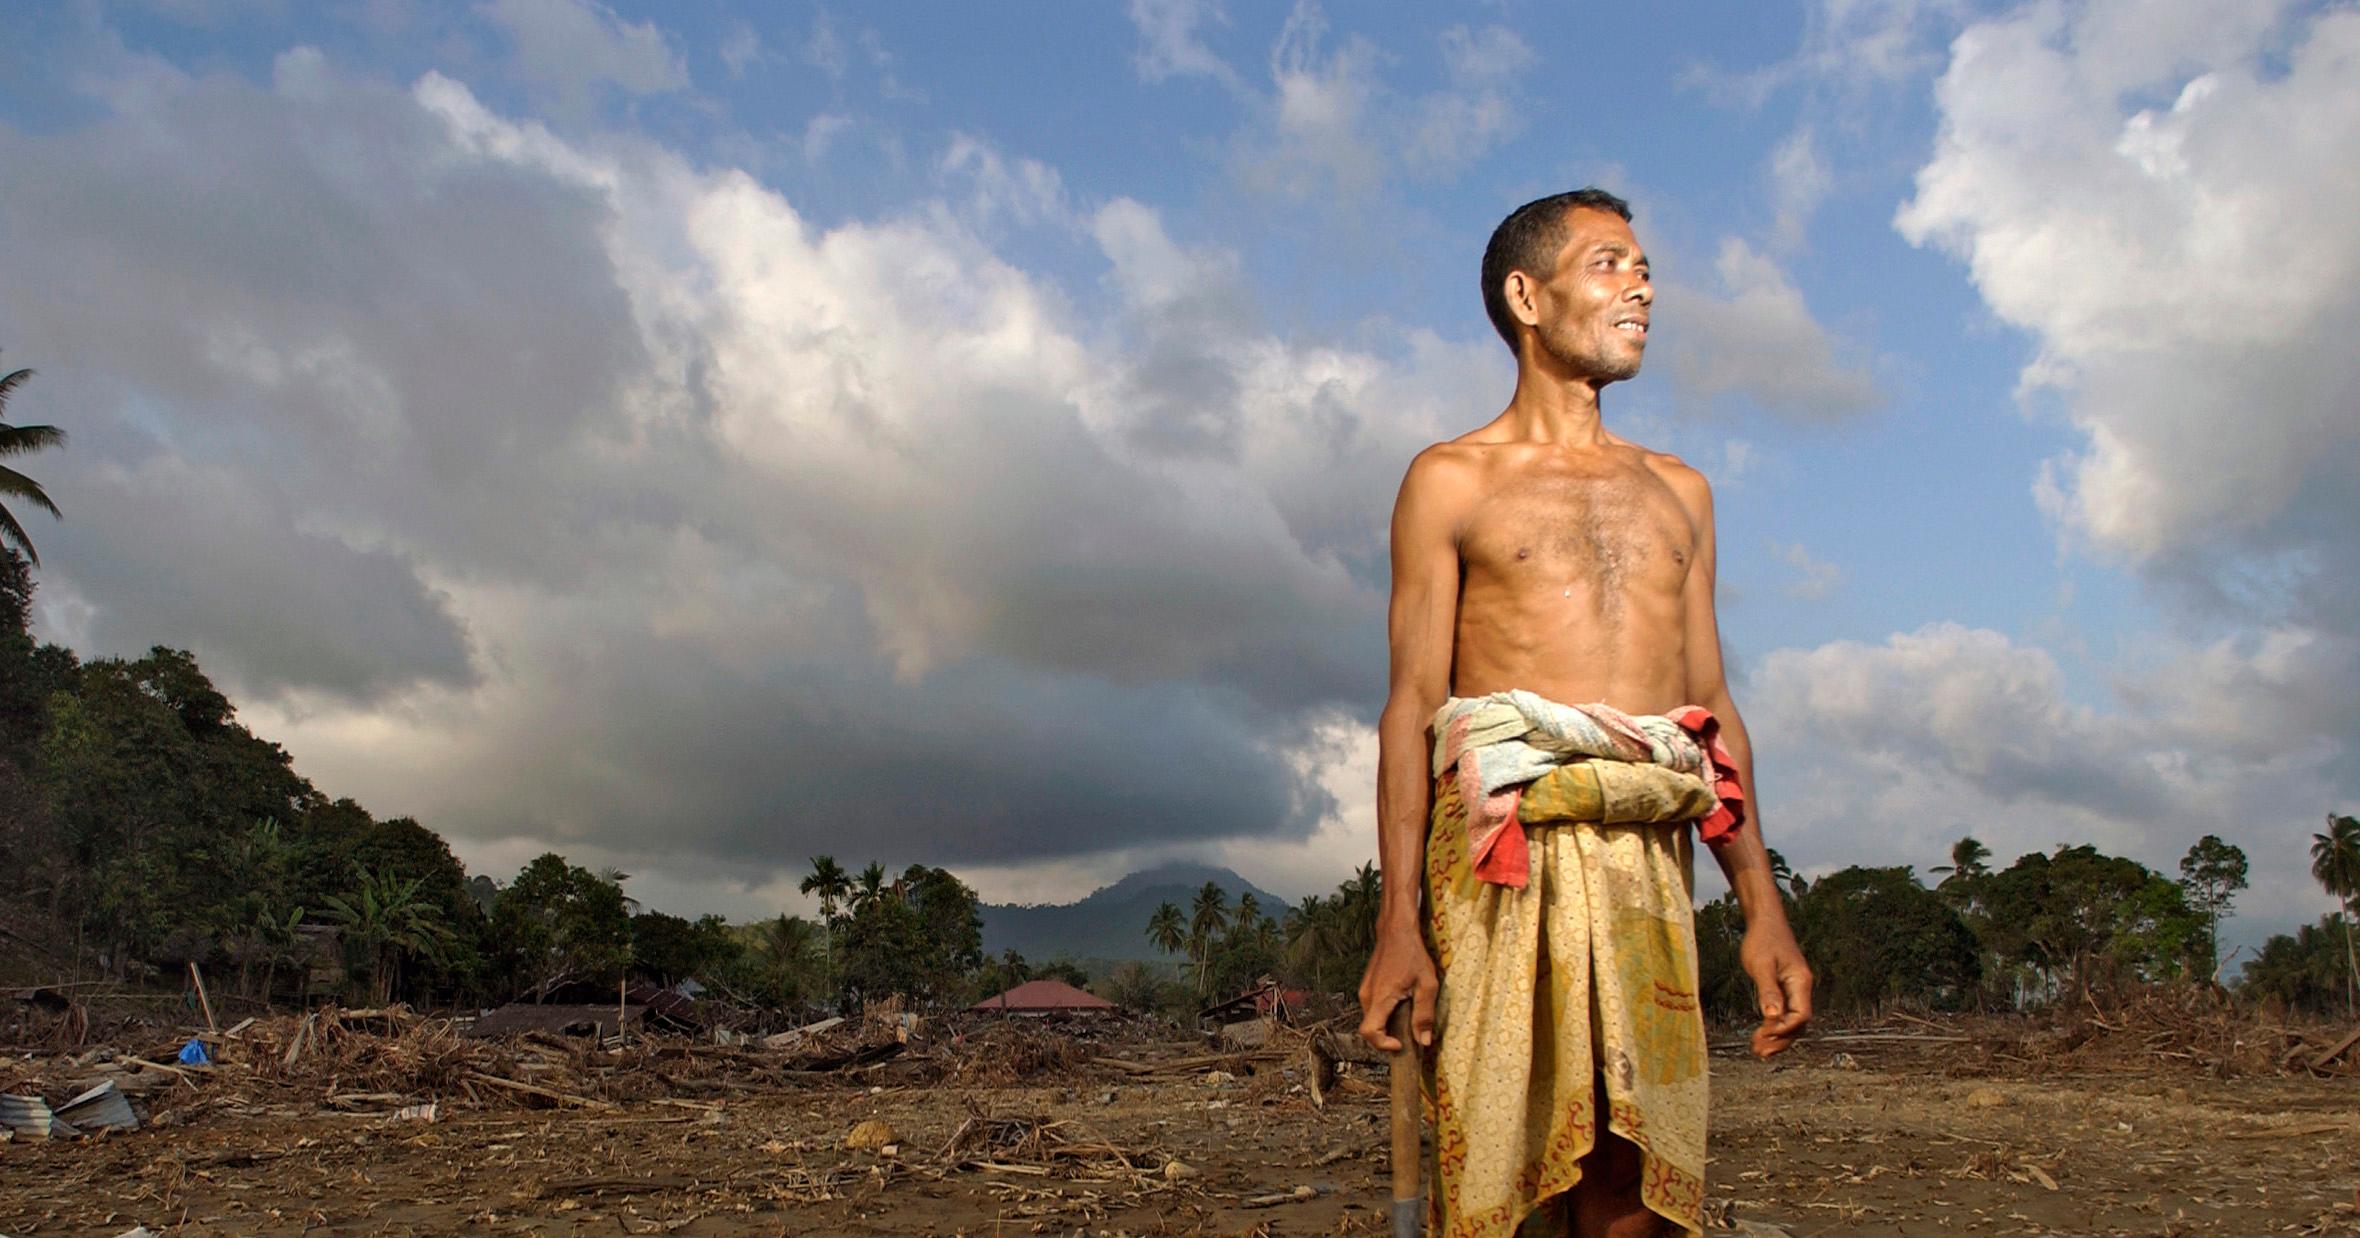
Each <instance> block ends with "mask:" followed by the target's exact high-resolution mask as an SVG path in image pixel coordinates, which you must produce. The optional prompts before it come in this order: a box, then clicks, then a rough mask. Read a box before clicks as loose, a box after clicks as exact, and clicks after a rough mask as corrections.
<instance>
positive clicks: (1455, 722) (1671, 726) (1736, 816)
mask: <svg viewBox="0 0 2360 1238" xmlns="http://www.w3.org/2000/svg"><path fill="white" fill-rule="evenodd" d="M1433 730H1434V776H1435V777H1437V778H1440V777H1442V776H1443V775H1444V774H1445V773H1451V772H1454V771H1455V777H1456V778H1457V780H1458V785H1459V794H1460V797H1461V798H1462V799H1463V800H1465V802H1466V803H1467V805H1468V812H1467V835H1468V837H1467V850H1468V854H1469V856H1470V858H1471V859H1472V860H1473V862H1474V865H1473V866H1474V870H1475V875H1476V877H1478V878H1479V879H1481V880H1484V881H1490V882H1495V883H1497V884H1500V885H1506V886H1514V887H1517V888H1519V889H1521V888H1523V886H1524V881H1525V874H1526V869H1527V866H1528V865H1529V863H1530V860H1529V857H1528V854H1527V851H1526V848H1525V845H1524V832H1523V831H1522V830H1520V829H1509V828H1508V825H1509V823H1510V822H1512V821H1518V820H1522V819H1523V817H1522V814H1521V812H1520V809H1519V805H1520V803H1521V801H1522V798H1523V793H1524V789H1525V788H1526V787H1527V786H1529V785H1530V784H1531V783H1532V782H1533V781H1534V780H1535V779H1537V778H1540V777H1541V776H1542V775H1544V774H1547V773H1549V772H1550V771H1551V770H1555V769H1560V768H1564V767H1567V766H1572V765H1577V764H1579V763H1583V762H1597V761H1610V762H1623V763H1630V764H1648V765H1659V766H1662V767H1664V768H1666V769H1670V770H1674V771H1677V772H1679V773H1682V774H1689V775H1693V776H1695V777H1698V778H1702V779H1705V780H1706V781H1708V782H1710V783H1711V784H1712V791H1713V793H1714V795H1715V797H1716V800H1717V802H1716V803H1714V804H1713V805H1712V806H1711V807H1710V808H1708V809H1707V810H1706V811H1704V812H1702V813H1700V814H1698V817H1697V833H1698V835H1699V836H1700V837H1701V838H1703V839H1704V841H1705V842H1707V843H1719V842H1722V841H1724V840H1726V839H1727V838H1728V837H1729V836H1730V835H1732V834H1733V833H1735V832H1736V830H1737V829H1738V827H1739V826H1741V825H1743V824H1744V823H1745V795H1744V791H1743V789H1742V788H1741V787H1740V786H1739V785H1738V781H1737V765H1736V762H1735V761H1734V760H1733V759H1732V758H1731V757H1730V755H1729V750H1728V749H1727V748H1725V747H1723V746H1722V744H1721V739H1720V730H1721V724H1720V722H1719V720H1718V719H1715V718H1714V717H1713V715H1712V713H1711V712H1710V711H1708V710H1706V709H1705V708H1703V707H1702V706H1698V705H1684V706H1682V707H1680V708H1679V709H1675V710H1673V711H1672V712H1671V713H1670V714H1668V715H1662V716H1658V715H1653V714H1647V715H1639V716H1633V715H1630V714H1626V713H1623V712H1622V711H1620V710H1617V709H1614V708H1612V707H1611V706H1607V705H1600V704H1591V705H1561V704H1558V703H1557V702H1555V701H1551V700H1549V699H1547V698H1545V697H1542V696H1539V695H1536V694H1534V693H1531V692H1524V691H1511V692H1494V693H1492V694H1491V695H1489V696H1480V697H1452V698H1451V699H1450V700H1448V701H1445V702H1444V703H1443V706H1442V708H1441V709H1439V710H1437V711H1435V714H1434V721H1433Z"/></svg>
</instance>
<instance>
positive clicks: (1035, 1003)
mask: <svg viewBox="0 0 2360 1238" xmlns="http://www.w3.org/2000/svg"><path fill="white" fill-rule="evenodd" d="M968 1009H969V1010H1113V1009H1116V1007H1115V1004H1114V1003H1113V1002H1110V1001H1107V1000H1106V999H1105V998H1102V997H1092V996H1091V995H1090V994H1088V993H1084V992H1082V991H1081V990H1080V989H1077V988H1075V987H1073V986H1072V985H1070V984H1067V983H1065V982H1064V981H1062V980H1027V981H1025V982H1024V983H1023V984H1020V985H1017V986H1016V987H1015V988H1013V989H1010V990H1008V991H1007V992H1005V993H1002V994H1000V995H999V996H997V997H987V998H984V999H983V1000H982V1001H980V1002H977V1003H975V1004H974V1005H972V1006H969V1007H968Z"/></svg>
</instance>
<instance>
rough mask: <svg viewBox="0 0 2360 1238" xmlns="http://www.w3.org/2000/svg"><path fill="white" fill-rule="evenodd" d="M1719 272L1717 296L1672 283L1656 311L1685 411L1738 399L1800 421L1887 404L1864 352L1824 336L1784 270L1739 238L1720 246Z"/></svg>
mask: <svg viewBox="0 0 2360 1238" xmlns="http://www.w3.org/2000/svg"><path fill="white" fill-rule="evenodd" d="M1713 266H1714V271H1715V273H1716V274H1717V275H1718V276H1719V278H1720V294H1719V295H1715V294H1713V293H1709V292H1706V291H1704V290H1703V289H1700V288H1697V287H1695V286H1693V285H1689V284H1685V283H1682V282H1679V281H1674V280H1667V281H1665V286H1664V289H1663V292H1662V294H1661V295H1660V296H1659V297H1658V298H1657V301H1656V307H1655V323H1656V327H1655V330H1654V333H1655V334H1657V335H1660V336H1661V337H1662V343H1660V344H1658V345H1657V347H1658V348H1659V349H1661V350H1662V351H1664V352H1666V353H1668V354H1669V356H1668V357H1667V358H1666V365H1667V366H1668V368H1669V369H1670V370H1671V378H1672V387H1673V390H1674V392H1675V394H1676V395H1677V397H1678V399H1679V402H1680V405H1681V407H1682V408H1683V409H1684V410H1685V411H1688V412H1691V413H1699V412H1703V411H1705V410H1707V409H1709V408H1711V407H1712V406H1713V404H1714V403H1715V402H1716V401H1718V400H1719V399H1720V398H1722V397H1724V396H1728V395H1740V396H1743V397H1745V398H1747V399H1749V400H1751V401H1753V402H1754V403H1755V404H1756V405H1759V406H1760V407H1761V408H1763V409H1764V410H1766V411H1769V412H1772V413H1776V414H1778V415H1781V416H1784V417H1788V418H1791V419H1794V420H1797V421H1822V422H1824V421H1836V420H1841V419H1843V418H1847V417H1853V416H1858V415H1859V414H1862V413H1865V412H1868V411H1870V410H1871V409H1873V408H1875V407H1876V406H1877V405H1878V404H1879V403H1881V402H1882V401H1883V399H1884V396H1883V393H1882V392H1881V391H1880V390H1879V389H1878V387H1877V383H1876V380H1875V379H1874V378H1872V377H1871V376H1870V375H1869V374H1868V372H1867V371H1866V369H1865V367H1864V366H1863V365H1862V364H1861V363H1860V362H1859V361H1857V360H1855V359H1854V356H1853V354H1854V353H1856V352H1857V351H1858V350H1857V349H1856V348H1855V347H1853V346H1852V345H1849V344H1847V343H1845V342H1844V341H1842V340H1839V339H1837V338H1836V337H1834V336H1831V335H1830V334H1828V332H1827V330H1826V329H1825V328H1823V327H1821V326H1820V325H1819V323H1818V321H1817V320H1816V319H1814V318H1813V317H1812V316H1811V310H1810V307H1809V306H1807V305H1805V304H1804V303H1803V294H1802V292H1801V291H1800V290H1799V289H1797V288H1796V287H1795V286H1794V284H1793V282H1792V281H1790V280H1789V279H1788V278H1787V276H1786V273H1785V272H1784V271H1782V270H1780V269H1779V267H1778V264H1777V263H1776V262H1774V261H1772V260H1771V259H1770V258H1769V257H1767V256H1766V255H1763V254H1759V253H1756V252H1755V251H1754V250H1753V248H1752V247H1750V246H1748V245H1747V244H1746V243H1745V242H1743V241H1741V240H1738V239H1737V238H1735V237H1726V238H1724V239H1723V240H1722V242H1721V252H1720V255H1719V257H1718V258H1717V259H1716V260H1715V262H1714V264H1713Z"/></svg>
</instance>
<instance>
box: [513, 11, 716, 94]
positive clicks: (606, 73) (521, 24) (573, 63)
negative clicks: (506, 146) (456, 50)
mask: <svg viewBox="0 0 2360 1238" xmlns="http://www.w3.org/2000/svg"><path fill="white" fill-rule="evenodd" d="M476 12H478V13H479V14H481V15H482V16H483V17H484V18H485V20H487V21H490V22H491V23H492V24H493V25H495V26H498V27H500V28H501V29H502V30H504V31H506V32H507V33H508V37H509V38H510V39H512V40H514V41H515V43H516V65H517V71H518V72H519V73H520V74H522V75H523V77H524V79H525V80H526V81H527V82H529V83H531V84H532V85H533V86H534V87H535V88H536V89H538V90H541V91H543V92H545V93H546V94H547V95H548V96H549V97H550V98H551V100H552V101H553V102H554V103H555V104H556V105H557V106H558V107H559V108H561V109H563V110H564V111H565V112H567V113H568V114H571V115H575V116H580V115H583V114H584V113H585V110H586V109H587V108H588V107H589V106H590V105H591V104H592V103H593V102H594V101H595V95H596V93H597V91H598V90H599V89H600V88H601V87H612V88H614V89H616V90H620V91H622V92H623V93H625V94H629V95H653V94H662V93H664V92H666V91H674V90H684V89H686V88H687V86H688V67H687V65H686V64H685V63H684V62H683V61H682V60H681V58H680V56H679V54H678V53H676V52H674V51H673V50H672V46H671V43H670V41H669V40H667V39H666V38H665V37H664V33H663V31H661V30H658V29H657V28H656V25H655V23H654V22H640V23H637V24H633V23H630V22H626V21H624V20H623V19H622V18H621V17H619V16H617V15H616V14H615V11H614V10H613V9H610V8H607V7H606V6H605V5H603V4H599V3H597V0H486V2H485V3H484V4H481V5H479V6H477V9H476Z"/></svg>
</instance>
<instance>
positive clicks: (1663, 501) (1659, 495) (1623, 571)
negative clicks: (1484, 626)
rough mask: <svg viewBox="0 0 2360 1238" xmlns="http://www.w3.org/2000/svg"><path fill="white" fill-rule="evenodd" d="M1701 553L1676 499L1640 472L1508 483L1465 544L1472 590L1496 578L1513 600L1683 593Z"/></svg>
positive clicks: (1476, 516)
mask: <svg viewBox="0 0 2360 1238" xmlns="http://www.w3.org/2000/svg"><path fill="white" fill-rule="evenodd" d="M1695 550H1696V533H1695V529H1694V528H1693V526H1692V524H1691V522H1690V520H1689V518H1688V514H1687V512H1686V511H1685V510H1684V509H1683V508H1682V507H1681V505H1680V501H1679V499H1678V497H1677V496H1675V495H1674V494H1673V493H1672V491H1671V488H1670V487H1669V486H1666V485H1665V484H1664V483H1663V482H1662V481H1661V480H1660V479H1658V478H1656V477H1655V476H1654V475H1653V474H1651V473H1647V472H1644V471H1636V470H1634V471H1617V472H1610V473H1604V474H1590V475H1585V474H1574V473H1550V474H1543V475H1539V476H1531V477H1521V478H1516V479H1513V480H1510V481H1508V482H1506V483H1504V484H1502V485H1500V486H1498V487H1496V488H1494V489H1493V490H1492V491H1491V492H1490V493H1489V494H1487V495H1486V496H1485V497H1484V498H1483V500H1482V501H1480V502H1479V503H1478V504H1476V506H1475V507H1474V509H1473V510H1472V511H1471V512H1470V514H1469V518H1468V520H1467V521H1466V523H1465V524H1464V525H1463V526H1462V530H1461V536H1460V558H1461V560H1462V567H1463V570H1464V571H1465V572H1466V573H1467V574H1468V576H1469V579H1470V582H1471V583H1472V582H1473V581H1475V580H1477V579H1482V578H1488V579H1489V580H1491V581H1494V582H1496V583H1497V584H1499V585H1501V586H1505V587H1507V588H1509V589H1512V590H1516V589H1521V588H1527V587H1529V588H1539V587H1543V586H1547V585H1557V586H1560V587H1562V588H1574V587H1580V588H1582V589H1583V591H1585V592H1595V593H1596V594H1600V595H1606V594H1614V593H1619V592H1622V591H1624V590H1628V589H1633V588H1638V589H1669V590H1672V591H1675V592H1676V591H1677V590H1678V589H1679V587H1680V585H1681V583H1682V582H1683V581H1685V579H1686V578H1687V574H1688V564H1689V562H1690V560H1691V559H1693V558H1694V557H1695Z"/></svg>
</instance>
